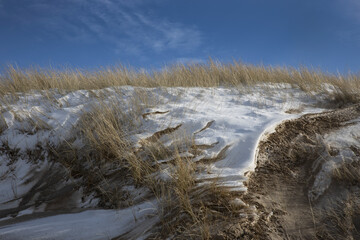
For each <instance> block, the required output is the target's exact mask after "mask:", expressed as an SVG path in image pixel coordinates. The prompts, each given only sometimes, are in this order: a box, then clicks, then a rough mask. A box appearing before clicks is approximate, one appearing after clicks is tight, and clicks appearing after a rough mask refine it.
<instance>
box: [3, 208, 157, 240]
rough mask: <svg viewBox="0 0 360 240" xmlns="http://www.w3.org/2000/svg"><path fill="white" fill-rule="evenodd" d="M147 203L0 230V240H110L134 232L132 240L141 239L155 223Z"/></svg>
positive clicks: (44, 219) (57, 216) (55, 218)
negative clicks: (134, 239) (134, 230)
mask: <svg viewBox="0 0 360 240" xmlns="http://www.w3.org/2000/svg"><path fill="white" fill-rule="evenodd" d="M155 213H156V207H155V206H154V205H152V204H151V203H143V204H140V205H138V206H134V207H131V208H126V209H123V210H87V211H84V212H80V213H71V214H61V215H56V216H51V217H44V218H39V219H34V220H30V221H26V222H20V223H16V224H12V225H8V226H5V227H0V238H1V239H3V240H14V239H68V240H71V239H74V240H78V239H79V240H80V239H83V240H87V239H94V240H95V239H99V240H100V239H112V238H114V237H118V236H120V235H123V234H126V233H127V232H129V231H131V230H133V229H136V233H133V235H132V236H136V239H142V238H144V237H145V235H144V232H145V231H147V230H149V227H151V225H149V223H151V224H154V223H156V222H157V221H158V219H157V217H156V215H154V214H155Z"/></svg>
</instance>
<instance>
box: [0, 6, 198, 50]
mask: <svg viewBox="0 0 360 240" xmlns="http://www.w3.org/2000/svg"><path fill="white" fill-rule="evenodd" d="M152 1H154V0H152ZM155 1H156V0H155ZM22 2H23V3H22V4H21V7H20V9H18V10H16V11H17V12H14V13H13V14H15V15H16V16H9V17H12V18H17V20H19V22H23V23H24V24H38V25H39V26H40V27H42V28H43V29H44V30H45V31H46V33H47V34H51V35H54V36H56V37H59V38H64V39H67V40H71V41H98V40H100V41H103V42H104V43H106V44H109V45H110V46H112V47H113V48H114V49H115V50H116V52H118V53H127V54H135V55H139V54H141V53H142V52H145V51H153V52H155V53H162V52H164V51H167V50H173V51H180V52H182V51H187V50H193V49H195V48H197V47H198V46H200V45H201V33H200V31H199V30H198V29H197V28H196V27H194V26H186V25H184V24H181V23H176V22H170V21H168V20H167V19H164V18H160V17H157V16H152V15H149V14H146V13H145V12H144V11H143V10H142V6H143V5H144V4H148V3H149V1H144V0H133V1H129V0H63V1H56V2H55V1H45V0H26V1H22ZM0 3H1V0H0ZM0 5H1V4H0ZM22 13H24V14H25V16H24V15H23V14H22ZM29 14H31V16H29ZM26 15H27V16H26ZM28 17H30V18H31V20H28Z"/></svg>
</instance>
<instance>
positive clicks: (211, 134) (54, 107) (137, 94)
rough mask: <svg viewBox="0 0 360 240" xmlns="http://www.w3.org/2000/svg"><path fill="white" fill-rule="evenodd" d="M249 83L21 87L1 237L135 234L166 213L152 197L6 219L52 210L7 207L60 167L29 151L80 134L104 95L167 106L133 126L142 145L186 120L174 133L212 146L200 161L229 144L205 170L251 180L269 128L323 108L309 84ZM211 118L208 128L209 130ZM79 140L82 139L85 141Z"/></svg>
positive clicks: (129, 103)
mask: <svg viewBox="0 0 360 240" xmlns="http://www.w3.org/2000/svg"><path fill="white" fill-rule="evenodd" d="M248 90H249V89H242V90H241V91H238V90H236V89H229V88H155V89H141V88H133V87H121V88H117V89H111V88H109V89H103V90H95V91H85V90H81V91H75V92H72V93H68V94H60V93H55V92H54V93H53V96H52V98H47V97H46V96H45V95H44V94H40V93H32V94H26V95H25V94H22V95H19V99H18V100H16V101H15V102H12V103H10V104H8V105H7V106H4V107H3V108H2V119H1V121H0V125H1V126H0V127H1V129H2V134H1V136H0V142H2V147H3V148H4V146H6V148H7V149H16V152H17V154H18V155H19V156H20V157H19V158H17V159H12V158H11V156H10V155H9V154H5V153H4V152H5V151H1V152H0V154H1V155H0V215H1V213H2V214H3V216H2V217H3V219H2V220H3V221H1V220H0V226H1V225H3V226H2V227H0V238H1V239H22V238H25V237H26V239H107V238H112V237H115V236H119V235H121V234H124V233H127V232H129V231H130V232H132V234H135V235H132V237H134V236H136V234H139V232H134V231H131V230H133V229H136V228H137V227H138V226H140V225H141V226H142V227H143V228H138V229H140V230H139V231H140V232H141V233H143V232H146V231H147V230H148V228H150V227H151V226H152V225H153V224H155V223H156V222H157V220H158V219H157V218H156V217H154V216H156V207H155V206H156V203H150V202H145V203H141V204H138V205H135V206H132V207H130V208H124V209H121V210H86V211H83V212H80V213H72V214H65V215H56V216H51V217H46V218H40V219H34V220H30V221H19V222H18V223H16V224H11V225H5V224H4V221H8V220H9V219H16V218H17V217H19V216H20V215H31V214H34V213H37V212H46V211H47V209H48V206H46V204H44V205H31V204H30V203H31V201H32V199H30V200H28V202H29V204H30V205H31V207H29V208H27V207H24V209H21V211H20V212H19V213H18V214H17V215H15V216H13V215H6V210H7V209H13V208H17V207H19V206H20V203H21V202H22V201H24V198H25V196H28V195H27V193H28V192H29V191H30V190H31V189H32V188H33V187H34V186H35V183H36V182H37V180H39V179H40V178H41V176H42V175H41V173H42V172H44V171H45V170H48V169H50V168H51V167H53V165H52V164H53V163H51V162H49V161H48V159H47V158H46V156H44V159H39V160H38V161H35V162H34V161H30V160H29V159H26V157H25V156H26V153H27V152H28V151H31V150H34V149H37V148H41V149H45V148H46V147H48V146H49V145H50V146H56V145H57V144H59V143H60V142H62V141H63V140H66V139H69V138H70V137H72V134H73V132H74V127H75V126H76V124H77V122H78V120H79V118H80V116H81V114H83V113H85V112H87V111H89V110H90V109H91V106H93V104H96V103H97V102H98V101H99V98H101V99H103V100H104V101H105V102H111V101H113V100H114V99H117V100H119V101H120V102H122V103H123V104H119V108H121V109H122V110H123V111H124V112H129V111H130V109H131V108H132V107H133V106H134V104H135V102H136V101H137V100H136V99H140V98H141V99H145V100H144V102H147V104H142V103H141V102H140V103H139V102H137V103H136V104H138V105H140V106H141V108H140V111H141V113H142V114H146V113H155V112H161V114H148V115H146V116H144V117H142V116H141V114H140V115H139V116H138V124H137V128H136V129H134V130H133V132H131V133H130V138H131V140H132V141H133V143H134V145H135V146H136V145H137V144H138V142H139V141H141V140H143V139H145V138H147V137H150V136H151V135H152V134H154V133H155V132H158V131H160V130H163V129H166V128H168V127H175V126H179V125H180V124H181V127H180V128H179V129H178V130H177V131H176V132H175V133H173V135H174V136H175V135H177V137H179V136H181V137H183V138H187V137H189V136H193V137H194V140H195V143H196V144H197V145H203V144H206V145H211V146H212V147H211V148H209V149H207V150H204V151H203V153H202V154H201V155H200V156H197V157H196V158H195V159H194V161H199V160H201V159H205V158H212V157H214V156H217V155H218V154H219V153H220V152H221V150H222V149H227V151H226V155H225V156H224V158H223V159H222V160H220V161H217V162H215V163H211V164H209V166H208V171H207V173H206V174H201V175H199V176H197V177H198V178H202V179H206V178H211V177H219V178H220V181H221V182H222V184H223V185H226V186H231V187H234V188H235V189H241V190H246V189H245V187H244V186H243V181H244V179H245V176H244V174H245V173H246V172H247V171H251V170H253V169H254V167H255V165H254V156H255V154H256V146H257V143H258V141H259V139H260V138H261V136H262V135H263V134H264V133H265V132H267V131H271V130H272V129H273V128H274V126H275V125H276V124H278V123H280V122H281V121H283V120H285V119H290V118H295V117H298V116H300V115H302V114H304V113H310V112H319V111H322V109H319V108H316V107H314V106H313V105H312V104H314V103H315V100H314V99H309V97H308V96H307V95H306V94H305V93H303V92H302V91H300V90H298V89H294V88H291V87H290V86H287V85H281V86H280V85H279V86H273V87H269V86H268V87H266V88H264V87H255V88H253V89H252V90H251V91H248ZM50 99H51V100H50ZM205 126H207V128H206V129H204V130H202V129H203V128H204V127H205ZM174 136H164V137H163V139H162V141H163V142H164V144H170V143H171V142H172V141H173V140H174V139H175V138H174ZM330 140H331V136H329V141H330ZM78 144H82V143H81V141H79V142H78ZM189 154H190V153H189ZM21 156H23V157H21ZM159 160H163V161H166V159H159ZM166 174H167V172H166V169H164V172H163V173H160V175H159V176H162V177H166ZM64 181H65V180H64ZM66 181H70V180H66ZM64 184H65V182H64ZM32 198H36V196H32ZM71 198H72V201H71V203H72V204H73V207H74V208H83V209H87V208H90V207H91V208H93V207H96V199H89V198H85V199H84V198H81V191H80V190H79V191H77V192H75V193H72V196H71ZM26 206H29V205H26ZM1 211H2V212H1ZM5 215H6V216H5ZM149 219H151V220H149Z"/></svg>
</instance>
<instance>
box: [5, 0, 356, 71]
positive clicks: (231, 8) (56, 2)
mask: <svg viewBox="0 0 360 240" xmlns="http://www.w3.org/2000/svg"><path fill="white" fill-rule="evenodd" d="M208 57H213V58H216V59H219V60H221V61H225V62H228V61H232V60H233V59H236V60H242V61H244V62H246V63H254V64H258V63H263V64H266V65H267V64H271V65H289V66H299V65H306V66H314V67H319V68H321V69H323V70H325V71H330V72H336V71H337V70H339V71H340V72H347V71H352V72H359V71H360V65H359V63H360V1H359V0H271V1H270V0H222V1H219V0H218V1H215V0H191V1H190V0H0V65H1V66H5V65H7V64H14V63H16V64H18V65H19V66H21V67H28V66H31V65H36V66H42V67H47V66H55V67H58V66H71V67H80V68H96V67H99V66H108V65H114V64H117V63H123V64H130V65H132V66H135V67H142V68H160V67H161V66H163V65H164V64H172V63H177V62H184V63H187V62H203V61H206V60H207V59H208Z"/></svg>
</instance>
